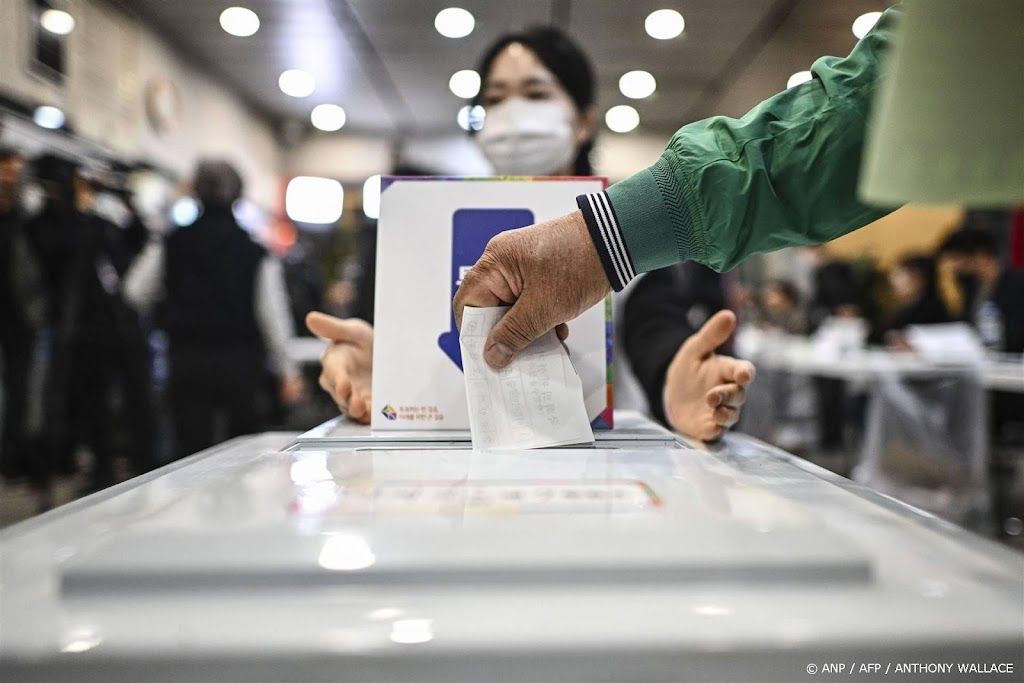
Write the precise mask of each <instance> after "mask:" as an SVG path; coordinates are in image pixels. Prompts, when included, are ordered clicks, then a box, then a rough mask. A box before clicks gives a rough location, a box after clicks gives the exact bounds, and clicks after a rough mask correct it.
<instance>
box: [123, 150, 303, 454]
mask: <svg viewBox="0 0 1024 683" xmlns="http://www.w3.org/2000/svg"><path fill="white" fill-rule="evenodd" d="M192 190H193V193H194V195H195V197H196V199H197V200H199V202H200V203H201V205H202V212H201V214H200V216H199V218H197V219H196V221H195V222H194V223H192V224H191V225H188V226H185V227H182V228H178V229H176V230H174V231H172V232H171V233H170V234H168V235H167V236H166V237H165V238H163V240H162V241H155V242H151V243H150V245H149V246H148V247H147V248H146V250H145V252H144V253H143V255H142V256H141V257H140V258H139V260H138V262H137V264H136V266H135V267H133V269H132V271H131V273H129V275H128V280H127V282H126V285H125V293H126V296H127V297H128V300H129V302H131V304H132V305H133V306H135V307H136V308H138V309H139V310H148V309H150V308H151V307H152V306H154V305H155V304H159V311H158V321H159V324H160V326H161V327H163V329H164V330H165V331H166V333H167V337H168V341H169V347H170V348H169V361H170V379H169V384H170V387H169V397H168V398H169V403H170V408H171V419H172V422H173V424H174V431H175V440H176V445H177V453H178V455H179V457H184V456H186V455H189V454H192V453H196V452H198V451H201V450H203V449H204V448H208V447H210V446H212V445H214V444H216V443H219V442H220V441H223V440H224V439H228V438H232V437H235V436H240V435H242V434H250V433H253V432H258V431H261V430H262V429H264V428H265V426H266V421H267V418H268V414H269V411H270V410H271V406H272V399H271V397H270V396H268V395H267V394H266V391H265V381H264V378H265V377H266V372H267V369H268V367H269V368H270V369H271V370H272V371H273V372H274V373H275V374H276V375H277V376H278V378H279V391H280V394H281V398H282V400H283V401H284V402H285V403H286V404H291V403H294V402H295V401H297V400H298V398H299V397H300V396H301V393H302V380H301V377H300V375H299V373H298V370H297V368H296V365H295V363H294V362H293V361H291V360H290V359H289V358H288V353H287V342H288V340H289V339H290V338H291V337H292V318H291V312H290V311H289V305H288V294H287V288H286V285H285V281H284V275H283V271H282V267H281V263H280V261H278V260H277V259H276V258H274V257H273V256H272V255H271V254H270V253H269V252H268V251H267V250H266V249H265V248H263V247H262V246H260V245H259V244H257V243H256V242H254V241H253V240H252V239H251V238H250V237H249V234H248V233H247V232H245V230H243V229H242V228H241V227H240V226H239V225H238V222H237V221H236V219H235V217H234V215H233V213H232V206H233V205H234V203H235V202H236V201H237V200H238V199H239V198H240V197H241V196H242V191H243V184H242V178H241V176H240V175H239V174H238V171H237V170H235V168H234V167H233V166H232V165H231V164H229V163H228V162H226V161H221V160H204V161H200V162H199V163H198V165H197V166H196V170H195V174H194V177H193V181H192Z"/></svg>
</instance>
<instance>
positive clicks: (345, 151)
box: [284, 132, 392, 182]
mask: <svg viewBox="0 0 1024 683" xmlns="http://www.w3.org/2000/svg"><path fill="white" fill-rule="evenodd" d="M391 157H392V154H391V142H390V140H388V139H387V138H385V137H380V136H370V135H350V134H348V133H344V132H338V133H314V134H311V135H309V136H307V137H306V138H305V139H304V140H302V141H301V142H300V143H299V144H298V145H296V146H295V147H294V148H292V149H290V150H288V152H287V153H286V154H285V158H284V169H285V171H286V173H287V174H288V175H312V176H323V177H325V178H334V179H336V180H341V181H342V182H362V181H363V180H365V179H366V178H367V177H369V176H372V175H376V174H378V173H389V172H390V171H391V166H392V158H391Z"/></svg>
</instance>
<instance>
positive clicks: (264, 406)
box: [168, 341, 270, 457]
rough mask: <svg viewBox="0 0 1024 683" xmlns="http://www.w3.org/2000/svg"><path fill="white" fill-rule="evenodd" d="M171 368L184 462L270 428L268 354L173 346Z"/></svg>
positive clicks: (176, 424) (174, 418) (174, 411)
mask: <svg viewBox="0 0 1024 683" xmlns="http://www.w3.org/2000/svg"><path fill="white" fill-rule="evenodd" d="M170 365H171V376H170V391H169V395H168V398H169V400H170V407H171V418H172V421H173V423H174V431H175V439H176V442H177V453H178V457H184V456H186V455H192V454H193V453H197V452H199V451H201V450H203V449H205V448H209V447H210V446H213V445H215V444H217V443H220V442H221V441H223V440H225V439H230V438H233V437H236V436H241V435H243V434H252V433H254V432H258V431H262V430H263V429H264V428H265V426H266V424H267V419H268V410H269V406H270V401H269V396H268V393H267V390H266V386H267V385H266V376H267V373H266V366H265V362H264V356H263V354H262V352H260V351H256V350H248V349H245V350H239V349H234V348H232V347H203V346H198V345H189V346H185V347H182V346H181V345H176V344H174V342H173V341H172V343H171V353H170Z"/></svg>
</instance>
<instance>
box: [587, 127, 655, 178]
mask: <svg viewBox="0 0 1024 683" xmlns="http://www.w3.org/2000/svg"><path fill="white" fill-rule="evenodd" d="M668 141H669V138H668V137H662V136H659V135H650V134H644V133H626V134H624V135H623V134H618V133H612V132H609V131H607V130H604V131H601V133H600V135H599V137H598V138H597V144H596V145H595V146H594V153H593V156H592V157H591V160H592V161H593V164H594V172H595V173H597V174H598V175H602V176H605V177H606V178H608V180H609V182H613V183H614V182H618V181H619V180H623V179H624V178H628V177H629V176H631V175H633V174H634V173H636V172H638V171H642V170H643V169H645V168H647V167H648V166H650V165H651V164H653V163H654V162H655V161H657V160H658V157H659V156H661V153H662V151H664V149H665V145H667V144H668Z"/></svg>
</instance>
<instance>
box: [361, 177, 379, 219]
mask: <svg viewBox="0 0 1024 683" xmlns="http://www.w3.org/2000/svg"><path fill="white" fill-rule="evenodd" d="M363 213H365V214H366V217H367V218H373V219H376V218H380V176H379V175H372V176H370V177H369V178H367V179H366V182H364V183H363Z"/></svg>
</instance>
